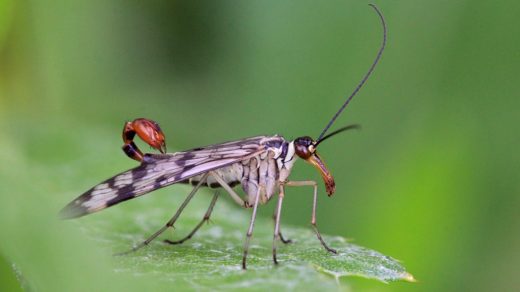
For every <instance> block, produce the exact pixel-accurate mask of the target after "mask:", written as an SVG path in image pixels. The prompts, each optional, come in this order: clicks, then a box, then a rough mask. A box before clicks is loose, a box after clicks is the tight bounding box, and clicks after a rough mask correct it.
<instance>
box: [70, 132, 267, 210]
mask: <svg viewBox="0 0 520 292" xmlns="http://www.w3.org/2000/svg"><path fill="white" fill-rule="evenodd" d="M264 138H266V137H265V136H258V137H252V138H247V139H243V140H239V141H232V142H226V143H222V144H215V145H210V146H206V147H201V148H195V149H192V150H188V151H184V152H176V153H171V154H146V155H145V159H144V160H143V162H142V163H141V165H139V166H138V167H136V168H132V169H130V170H127V171H125V172H122V173H120V174H118V175H116V176H113V177H111V178H109V179H107V180H105V181H103V182H101V183H100V184H98V185H96V186H94V187H93V188H91V189H90V190H88V191H86V192H85V193H84V194H82V195H81V196H79V197H77V198H76V199H75V200H73V201H72V202H70V203H69V204H68V205H67V206H65V207H64V208H63V209H62V210H61V212H60V215H61V217H63V218H75V217H81V216H84V215H87V214H90V213H93V212H96V211H99V210H102V209H105V208H107V207H110V206H113V205H115V204H118V203H121V202H123V201H126V200H129V199H132V198H135V197H138V196H141V195H144V194H146V193H149V192H151V191H154V190H156V189H159V188H162V187H165V186H168V185H171V184H174V183H178V182H181V181H185V180H187V179H189V178H190V177H193V176H196V175H199V174H202V173H205V172H208V171H210V170H214V169H218V168H221V167H224V166H227V165H230V164H233V163H236V162H239V161H242V160H245V159H249V158H251V157H253V156H256V155H259V154H261V153H262V152H264V151H266V149H265V147H264V146H263V145H262V144H261V141H262V139H264Z"/></svg>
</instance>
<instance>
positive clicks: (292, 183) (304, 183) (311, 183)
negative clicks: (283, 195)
mask: <svg viewBox="0 0 520 292" xmlns="http://www.w3.org/2000/svg"><path fill="white" fill-rule="evenodd" d="M285 185H287V186H293V187H301V186H312V187H313V188H314V198H313V203H312V218H311V224H312V229H314V232H315V233H316V236H317V237H318V239H319V240H320V242H321V245H323V247H324V248H325V249H326V250H327V251H328V252H331V253H335V254H336V253H338V252H337V251H336V250H335V249H333V248H330V247H329V246H328V245H327V244H326V243H325V241H324V240H323V238H322V237H321V234H320V232H319V231H318V226H317V225H316V204H317V200H318V184H317V183H316V182H315V181H312V180H304V181H288V182H286V183H285Z"/></svg>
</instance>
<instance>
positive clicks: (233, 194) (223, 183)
mask: <svg viewBox="0 0 520 292" xmlns="http://www.w3.org/2000/svg"><path fill="white" fill-rule="evenodd" d="M209 173H210V174H211V175H212V176H213V177H214V178H215V180H217V182H218V183H219V184H220V185H221V186H222V187H223V188H224V189H225V190H226V191H227V192H228V193H229V195H230V196H231V198H233V200H235V202H237V204H239V205H240V206H242V207H245V208H249V207H250V205H249V203H248V202H246V201H244V200H243V199H242V198H241V197H240V196H239V195H238V194H237V193H236V192H235V191H234V190H233V189H232V188H231V187H230V186H229V185H228V184H227V182H226V181H225V180H224V179H223V178H222V177H221V176H220V175H219V174H218V173H216V172H214V171H210V172H209Z"/></svg>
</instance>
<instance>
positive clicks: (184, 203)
mask: <svg viewBox="0 0 520 292" xmlns="http://www.w3.org/2000/svg"><path fill="white" fill-rule="evenodd" d="M208 175H209V173H205V174H204V175H203V176H202V178H201V179H200V181H199V183H197V185H196V186H195V187H194V188H193V190H191V192H190V194H189V195H188V196H187V197H186V199H185V200H184V202H182V204H181V206H180V207H179V209H178V210H177V212H175V214H174V215H173V217H172V218H171V219H170V220H169V221H168V222H167V223H166V224H165V225H164V226H163V227H161V229H159V230H157V231H156V232H155V233H154V234H152V236H150V237H148V239H146V240H145V241H143V242H142V243H141V244H139V245H137V246H135V247H134V248H132V249H131V250H129V251H127V252H123V253H118V254H116V255H125V254H129V253H131V252H134V251H136V250H138V249H140V248H141V247H143V246H146V245H148V244H150V242H152V240H154V239H155V238H156V237H157V236H159V235H161V233H163V232H164V231H165V230H166V229H168V228H169V227H173V224H174V223H175V221H177V219H178V218H179V216H180V215H181V213H182V211H183V210H184V208H186V206H187V205H188V203H189V202H190V200H191V199H192V198H193V196H194V195H195V193H197V191H198V190H199V189H200V187H201V186H202V184H203V183H204V182H205V181H206V179H207V178H208Z"/></svg>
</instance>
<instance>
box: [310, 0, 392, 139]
mask: <svg viewBox="0 0 520 292" xmlns="http://www.w3.org/2000/svg"><path fill="white" fill-rule="evenodd" d="M368 5H370V6H371V7H372V8H374V10H375V11H376V12H377V15H379V18H380V19H381V24H382V25H383V43H382V44H381V48H379V51H378V52H377V56H376V59H375V60H374V62H373V63H372V66H370V69H368V72H367V73H366V74H365V76H364V77H363V79H362V80H361V82H359V84H358V86H357V87H356V89H354V91H353V92H352V93H351V94H350V96H349V97H348V98H347V100H346V101H345V103H344V104H343V105H342V106H341V108H340V109H339V110H338V112H337V113H336V114H335V115H334V117H332V119H331V120H330V122H329V123H328V124H327V126H326V127H325V129H323V131H322V132H321V134H320V136H319V137H318V140H316V141H317V142H319V141H320V140H321V139H322V138H323V136H324V135H325V133H327V131H328V130H329V128H330V126H332V124H333V123H334V121H336V119H337V118H338V117H339V115H340V114H341V112H343V110H344V109H345V108H346V107H347V105H348V103H349V102H350V101H351V100H352V98H353V97H354V96H355V95H356V94H357V93H358V91H359V90H360V89H361V87H363V85H364V84H365V82H366V81H367V80H368V77H370V74H372V71H374V68H375V67H376V65H377V63H378V62H379V59H381V55H382V54H383V51H384V50H385V46H386V23H385V18H384V17H383V14H382V13H381V11H379V9H378V8H377V6H375V5H374V4H368Z"/></svg>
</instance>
